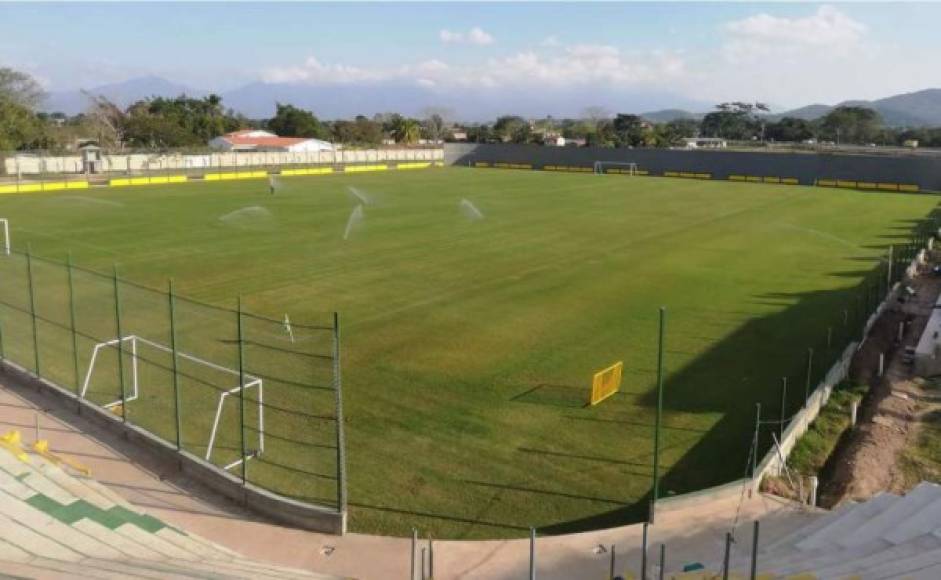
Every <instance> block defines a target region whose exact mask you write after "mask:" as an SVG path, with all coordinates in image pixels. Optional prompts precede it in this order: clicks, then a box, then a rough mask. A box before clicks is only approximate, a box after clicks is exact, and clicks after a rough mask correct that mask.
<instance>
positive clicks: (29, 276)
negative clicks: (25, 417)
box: [26, 244, 42, 377]
mask: <svg viewBox="0 0 941 580" xmlns="http://www.w3.org/2000/svg"><path fill="white" fill-rule="evenodd" d="M26 284H27V286H28V288H29V315H30V317H31V319H32V321H33V355H34V356H33V364H34V367H33V368H34V370H35V371H36V376H37V377H39V376H42V375H40V372H39V323H38V320H37V318H36V294H35V290H34V288H33V256H32V250H31V249H30V246H29V244H26Z"/></svg>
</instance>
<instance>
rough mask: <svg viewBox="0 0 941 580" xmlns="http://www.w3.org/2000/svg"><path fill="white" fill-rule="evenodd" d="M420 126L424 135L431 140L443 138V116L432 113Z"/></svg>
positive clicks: (444, 125)
mask: <svg viewBox="0 0 941 580" xmlns="http://www.w3.org/2000/svg"><path fill="white" fill-rule="evenodd" d="M422 127H423V128H424V129H425V135H426V136H427V137H428V138H429V139H431V140H432V141H433V142H435V143H437V142H438V141H440V140H441V139H443V138H444V133H445V130H446V129H447V124H446V123H445V120H444V117H442V116H441V115H439V114H437V113H434V114H432V115H431V116H430V117H428V118H427V119H425V120H424V122H423V123H422Z"/></svg>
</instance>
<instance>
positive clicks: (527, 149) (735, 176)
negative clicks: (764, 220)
mask: <svg viewBox="0 0 941 580" xmlns="http://www.w3.org/2000/svg"><path fill="white" fill-rule="evenodd" d="M444 159H445V163H446V164H449V165H466V166H478V167H488V166H489V167H495V166H496V167H501V166H502V167H506V166H507V165H513V166H515V167H509V168H512V169H537V170H539V169H549V170H557V171H566V170H568V171H571V170H578V169H579V168H582V169H587V170H591V168H592V167H593V165H594V163H595V162H596V161H614V162H621V163H636V164H637V168H638V169H639V170H640V171H642V172H643V171H646V172H647V173H648V174H649V175H660V176H663V175H665V174H668V175H667V176H671V177H672V176H676V177H697V178H700V179H722V180H732V181H764V182H766V183H781V182H782V180H787V181H786V182H787V183H791V184H795V185H797V184H799V185H823V186H834V187H853V188H859V189H889V190H893V191H896V190H901V191H919V190H927V191H941V160H938V159H933V158H926V157H915V156H912V157H904V156H894V157H890V156H885V155H850V154H820V153H816V154H815V153H758V152H746V151H716V150H713V151H690V150H680V149H610V148H601V147H543V146H539V145H501V144H464V143H448V144H445V147H444ZM497 164H499V165H497ZM678 173H684V174H686V175H669V174H678ZM792 180H793V181H792ZM880 184H882V185H885V187H879V185H880ZM892 185H895V186H896V187H895V188H893V187H891V186H892ZM900 186H906V187H900Z"/></svg>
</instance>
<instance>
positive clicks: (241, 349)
mask: <svg viewBox="0 0 941 580" xmlns="http://www.w3.org/2000/svg"><path fill="white" fill-rule="evenodd" d="M236 328H237V329H238V342H239V441H240V442H241V444H240V446H241V453H242V465H241V467H242V485H245V483H246V481H247V480H248V461H246V460H245V341H244V340H243V336H242V296H241V295H239V297H238V303H237V311H236Z"/></svg>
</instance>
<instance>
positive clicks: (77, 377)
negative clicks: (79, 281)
mask: <svg viewBox="0 0 941 580" xmlns="http://www.w3.org/2000/svg"><path fill="white" fill-rule="evenodd" d="M65 270H66V274H67V276H68V280H69V330H70V331H71V333H72V367H73V369H72V370H73V372H74V373H75V394H76V395H78V394H80V393H79V391H80V390H81V388H82V375H81V371H80V370H79V367H78V328H77V327H76V325H75V283H74V281H73V279H72V278H73V272H72V252H69V253H68V255H67V256H66V259H65Z"/></svg>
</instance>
